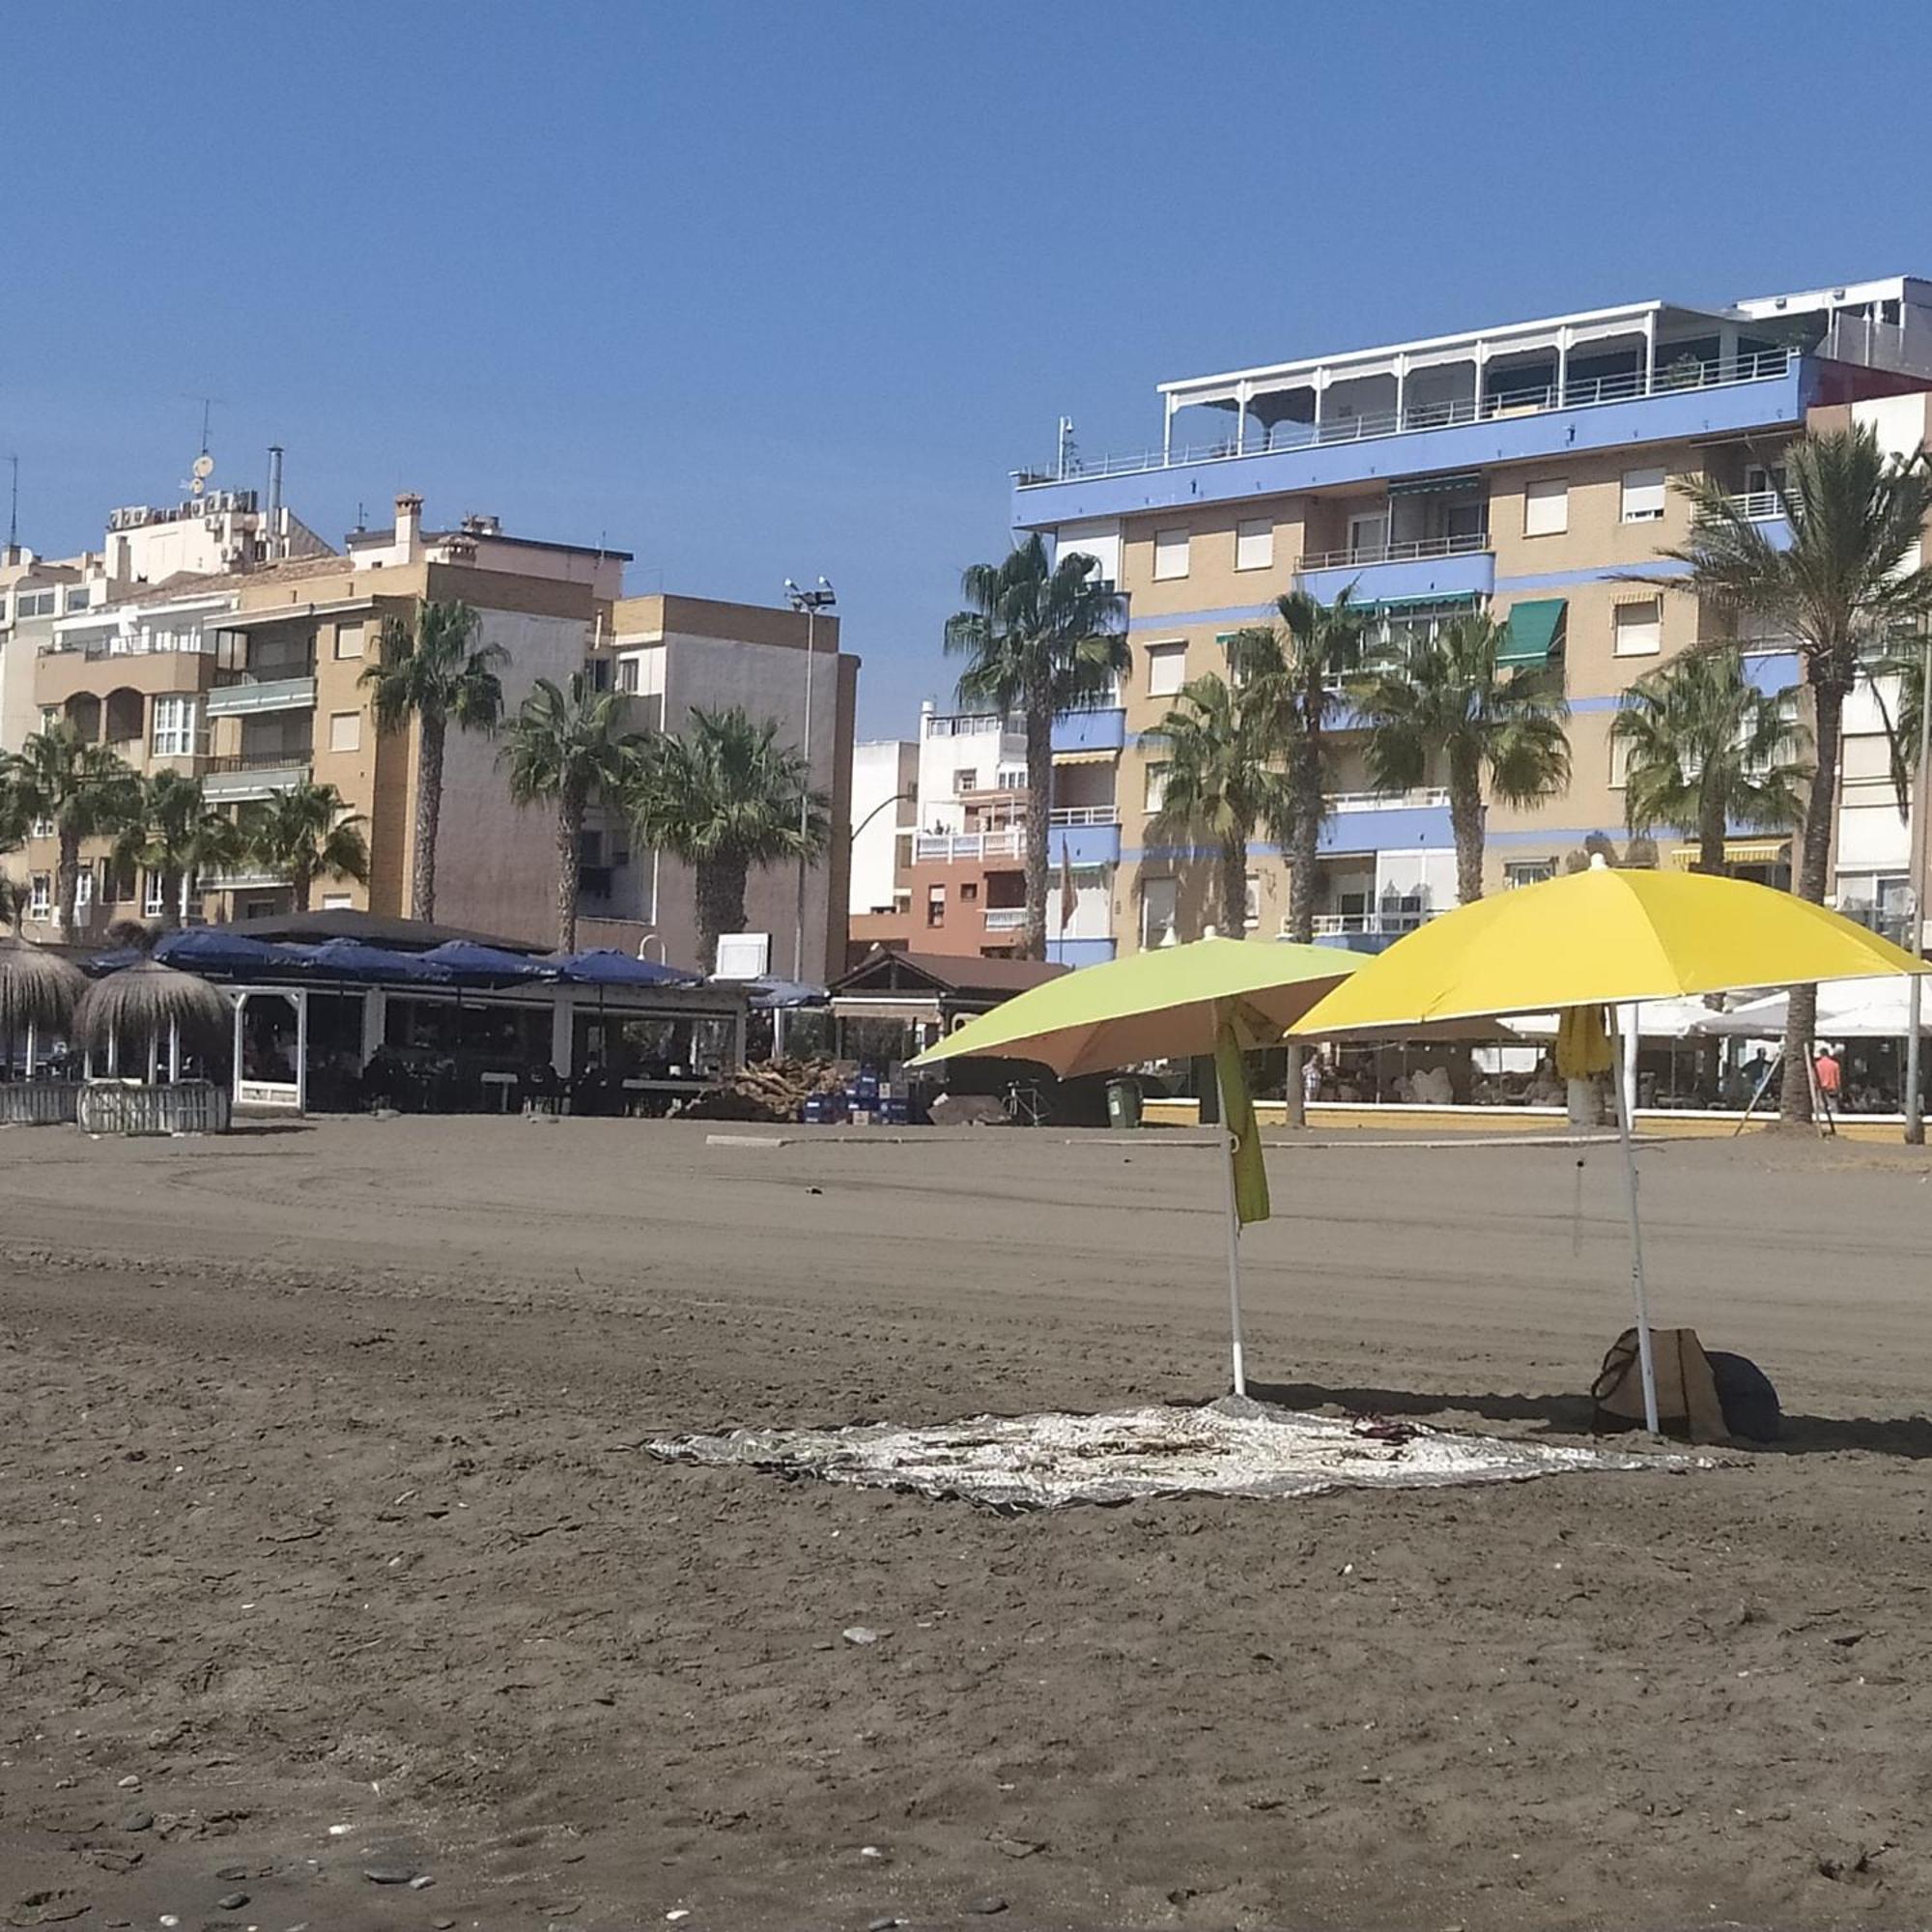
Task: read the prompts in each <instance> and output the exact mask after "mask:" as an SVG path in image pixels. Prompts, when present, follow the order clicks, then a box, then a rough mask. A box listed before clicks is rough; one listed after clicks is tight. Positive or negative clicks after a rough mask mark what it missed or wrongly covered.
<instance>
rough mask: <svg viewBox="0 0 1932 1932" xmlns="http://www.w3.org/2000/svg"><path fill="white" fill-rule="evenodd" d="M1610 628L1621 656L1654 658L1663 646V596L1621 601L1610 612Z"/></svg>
mask: <svg viewBox="0 0 1932 1932" xmlns="http://www.w3.org/2000/svg"><path fill="white" fill-rule="evenodd" d="M1610 628H1611V631H1612V633H1613V635H1614V636H1615V639H1616V654H1617V656H1618V657H1620V658H1654V657H1655V656H1656V655H1657V654H1658V652H1659V651H1661V650H1662V648H1663V599H1662V598H1661V597H1644V598H1640V599H1638V600H1637V601H1636V602H1635V603H1632V604H1619V605H1618V606H1617V607H1616V609H1615V610H1613V611H1611V612H1610Z"/></svg>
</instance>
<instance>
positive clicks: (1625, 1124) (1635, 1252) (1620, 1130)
mask: <svg viewBox="0 0 1932 1932" xmlns="http://www.w3.org/2000/svg"><path fill="white" fill-rule="evenodd" d="M1610 1053H1611V1084H1612V1086H1614V1087H1615V1089H1616V1096H1617V1139H1618V1140H1619V1141H1620V1142H1621V1143H1622V1146H1623V1151H1624V1208H1625V1209H1626V1210H1627V1211H1628V1213H1629V1215H1630V1228H1631V1292H1632V1293H1633V1294H1634V1296H1635V1298H1636V1355H1637V1365H1638V1368H1639V1369H1640V1371H1641V1373H1642V1376H1643V1426H1644V1427H1645V1428H1646V1429H1647V1430H1649V1431H1650V1433H1651V1434H1652V1435H1656V1434H1657V1433H1658V1432H1657V1364H1656V1362H1655V1361H1654V1360H1653V1359H1652V1356H1651V1352H1650V1308H1649V1305H1648V1302H1647V1301H1646V1298H1645V1295H1644V1291H1643V1226H1642V1223H1641V1221H1640V1220H1639V1218H1638V1215H1637V1209H1636V1151H1635V1149H1634V1148H1633V1147H1632V1145H1631V1109H1630V1088H1629V1087H1627V1086H1626V1085H1625V1084H1624V1051H1623V1036H1622V1030H1621V1029H1620V1028H1619V1027H1618V1025H1617V1009H1616V1008H1614V1007H1612V1008H1611V1009H1610Z"/></svg>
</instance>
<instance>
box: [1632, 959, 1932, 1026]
mask: <svg viewBox="0 0 1932 1932" xmlns="http://www.w3.org/2000/svg"><path fill="white" fill-rule="evenodd" d="M1906 1003H1907V986H1906V981H1905V979H1904V977H1903V976H1896V977H1894V976H1893V975H1891V974H1887V975H1885V976H1883V977H1882V978H1879V979H1875V980H1832V981H1830V982H1829V983H1827V984H1825V985H1822V986H1820V987H1819V988H1818V1022H1817V1025H1816V1026H1815V1027H1813V1028H1812V1037H1814V1038H1816V1039H1899V1038H1902V1037H1904V1036H1905V1034H1906V1033H1907V1032H1909V1031H1910V1023H1909V1021H1908V1019H1907V1016H1906ZM1787 1004H1788V1002H1787V999H1786V996H1785V995H1784V994H1783V993H1769V994H1766V995H1765V996H1764V997H1763V998H1762V999H1756V1000H1751V1001H1748V1002H1747V1003H1746V1004H1745V1005H1743V1006H1741V1007H1736V1008H1734V1009H1732V1010H1730V1011H1729V1012H1723V1013H1712V1014H1710V1015H1709V1016H1708V1017H1707V1019H1706V1021H1705V1023H1704V1025H1703V1027H1702V1028H1701V1029H1700V1031H1701V1032H1703V1033H1705V1034H1707V1035H1708V1034H1715V1035H1719V1036H1721V1037H1730V1038H1744V1039H1781V1038H1783V1037H1784V1017H1785V1009H1786V1007H1787ZM1646 1010H1648V1009H1646ZM1918 1030H1919V1032H1920V1033H1921V1034H1924V1033H1932V1007H1928V1008H1927V1009H1926V1010H1925V1014H1924V1016H1923V1017H1922V1018H1921V1020H1920V1021H1919V1027H1918Z"/></svg>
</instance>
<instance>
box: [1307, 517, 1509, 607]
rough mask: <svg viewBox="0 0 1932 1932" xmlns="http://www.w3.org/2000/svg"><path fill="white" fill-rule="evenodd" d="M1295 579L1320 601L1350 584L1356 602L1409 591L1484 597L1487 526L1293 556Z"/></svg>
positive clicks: (1488, 565)
mask: <svg viewBox="0 0 1932 1932" xmlns="http://www.w3.org/2000/svg"><path fill="white" fill-rule="evenodd" d="M1295 581H1296V582H1297V583H1299V585H1300V587H1301V588H1302V589H1304V590H1305V591H1307V592H1308V594H1309V595H1310V596H1311V597H1313V598H1315V599H1316V601H1317V602H1318V603H1321V604H1332V603H1333V602H1334V601H1335V599H1336V598H1337V597H1339V596H1340V595H1341V593H1342V592H1343V591H1344V590H1348V589H1350V588H1352V589H1353V591H1354V593H1355V600H1356V602H1357V603H1361V604H1370V603H1376V604H1379V603H1387V602H1392V601H1394V600H1395V599H1398V598H1410V597H1469V596H1475V597H1487V596H1489V595H1490V593H1491V592H1492V591H1493V590H1494V588H1495V586H1496V560H1495V556H1494V554H1492V551H1491V547H1490V536H1489V532H1488V531H1487V530H1471V531H1468V532H1467V533H1465V534H1462V535H1458V536H1444V537H1418V538H1416V539H1414V540H1413V541H1411V542H1406V543H1380V544H1356V545H1353V546H1352V547H1350V548H1348V549H1344V550H1328V551H1316V552H1314V553H1312V554H1309V555H1307V556H1304V557H1302V558H1300V559H1299V560H1298V561H1297V562H1296V564H1295Z"/></svg>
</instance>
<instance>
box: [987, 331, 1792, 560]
mask: <svg viewBox="0 0 1932 1932" xmlns="http://www.w3.org/2000/svg"><path fill="white" fill-rule="evenodd" d="M1660 353H1661V354H1663V355H1667V354H1668V351H1667V349H1665V350H1663V351H1662V352H1660ZM1814 366H1815V365H1812V364H1810V363H1809V362H1807V361H1806V359H1805V358H1804V356H1802V355H1799V354H1798V353H1797V352H1796V351H1792V350H1784V349H1776V350H1769V351H1766V352H1764V353H1762V354H1759V355H1742V356H1739V357H1737V358H1735V359H1734V360H1731V361H1728V362H1719V361H1705V362H1695V363H1690V364H1685V365H1677V364H1669V363H1666V364H1665V365H1664V366H1663V367H1662V368H1660V369H1658V370H1656V371H1655V372H1654V373H1653V372H1648V371H1643V370H1639V371H1635V372H1634V373H1631V374H1628V375H1620V376H1607V377H1599V378H1591V379H1589V380H1586V381H1578V382H1572V383H1568V384H1564V385H1563V386H1562V387H1561V388H1554V387H1550V388H1537V389H1519V390H1507V391H1504V392H1502V393H1500V394H1488V395H1484V396H1482V397H1480V398H1475V397H1469V398H1464V399H1462V400H1460V401H1454V402H1438V403H1429V404H1424V405H1416V406H1412V407H1409V408H1406V409H1403V410H1400V411H1387V412H1364V413H1361V414H1356V415H1349V416H1342V417H1337V418H1333V419H1330V420H1327V421H1322V422H1305V421H1286V422H1278V423H1276V424H1275V426H1274V427H1273V429H1272V430H1271V431H1262V430H1257V432H1256V433H1255V434H1253V435H1250V436H1246V437H1236V438H1233V439H1229V440H1223V441H1220V442H1213V443H1206V444H1195V445H1185V444H1170V445H1169V446H1167V447H1166V448H1163V449H1151V450H1137V451H1133V452H1131V453H1129V454H1127V455H1124V456H1104V457H1100V458H1097V459H1094V460H1093V461H1090V462H1086V463H1079V464H1070V465H1068V466H1067V469H1066V470H1065V474H1040V473H1037V472H1025V471H1023V472H1021V473H1020V474H1019V475H1018V476H1017V477H1016V478H1015V484H1014V492H1013V498H1014V502H1013V522H1014V523H1015V525H1017V526H1019V527H1021V528H1025V529H1039V528H1048V527H1051V526H1054V525H1056V524H1062V523H1068V522H1072V521H1074V520H1075V519H1079V518H1086V517H1118V516H1122V515H1130V514H1133V513H1135V512H1138V511H1145V510H1155V509H1168V508H1181V507H1187V508H1196V507H1199V506H1201V505H1203V504H1207V503H1215V502H1234V501H1245V500H1247V499H1249V498H1252V497H1265V496H1270V495H1280V494H1284V493H1289V492H1294V491H1302V490H1315V489H1328V488H1333V487H1335V486H1337V485H1341V484H1348V483H1367V482H1374V481H1377V480H1378V479H1383V478H1387V477H1392V476H1413V475H1423V474H1428V473H1430V472H1432V471H1435V470H1455V469H1484V468H1486V467H1488V466H1489V465H1491V464H1494V463H1509V462H1521V461H1524V460H1526V459H1530V458H1538V457H1550V456H1565V455H1568V454H1570V453H1572V452H1574V451H1586V450H1602V449H1620V448H1623V447H1625V446H1627V445H1630V444H1634V443H1644V442H1675V441H1685V440H1690V439H1693V438H1703V437H1714V436H1725V435H1734V434H1738V433H1741V432H1743V431H1747V430H1750V429H1756V428H1765V427H1768V426H1770V425H1773V424H1786V423H1797V422H1799V421H1801V420H1802V419H1803V417H1804V406H1805V401H1806V398H1807V396H1808V393H1809V391H1810V388H1811V386H1812V385H1811V383H1810V381H1809V374H1810V371H1811V369H1812V368H1813V367H1814ZM1179 400H1180V401H1181V402H1182V403H1183V404H1184V403H1185V402H1186V400H1187V399H1186V398H1185V397H1182V398H1180V399H1179Z"/></svg>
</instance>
